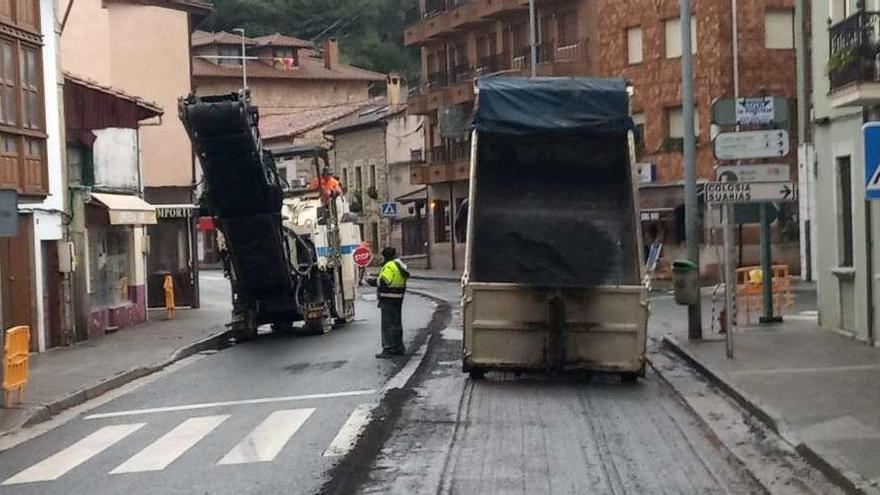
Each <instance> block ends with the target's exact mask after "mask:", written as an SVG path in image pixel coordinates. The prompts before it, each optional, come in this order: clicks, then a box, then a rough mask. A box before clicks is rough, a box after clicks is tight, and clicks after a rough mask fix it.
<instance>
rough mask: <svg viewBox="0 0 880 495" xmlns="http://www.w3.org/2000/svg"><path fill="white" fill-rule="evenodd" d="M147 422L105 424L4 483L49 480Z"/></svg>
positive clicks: (98, 452) (12, 483)
mask: <svg viewBox="0 0 880 495" xmlns="http://www.w3.org/2000/svg"><path fill="white" fill-rule="evenodd" d="M145 424H146V423H134V424H127V425H114V426H105V427H103V428H101V429H100V430H98V431H96V432H94V433H92V434H91V435H89V436H87V437H85V438H83V439H82V440H80V441H79V442H76V443H75V444H73V445H71V446H70V447H67V448H66V449H64V450H62V451H60V452H58V453H56V454H54V455H52V456H50V457H48V458H46V459H45V460H44V461H42V462H40V463H37V464H34V465H33V466H31V467H29V468H27V469H25V470H24V471H22V472H20V473H18V474H16V475H15V476H13V477H11V478H9V479H8V480H6V481H4V482H3V484H4V485H14V484H18V483H33V482H35V481H49V480H54V479H58V477H59V476H61V475H63V474H64V473H66V472H68V471H70V470H71V469H73V468H75V467H77V466H79V465H80V464H82V463H84V462H86V461H87V460H89V459H91V458H92V457H94V456H96V455H98V454H100V453H101V452H103V451H104V449H106V448H108V447H110V446H111V445H113V444H114V443H116V442H118V441H120V440H122V439H123V438H125V437H127V436H128V435H131V434H132V433H134V432H135V431H137V430H139V429H140V428H141V427H143V426H144V425H145Z"/></svg>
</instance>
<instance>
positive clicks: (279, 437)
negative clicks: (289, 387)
mask: <svg viewBox="0 0 880 495" xmlns="http://www.w3.org/2000/svg"><path fill="white" fill-rule="evenodd" d="M313 412H315V410H314V409H288V410H284V411H275V412H273V413H272V414H270V415H269V416H268V417H267V418H266V419H264V420H263V422H262V423H260V424H259V426H257V427H256V428H254V429H253V431H251V432H250V434H248V436H247V437H245V438H244V440H242V441H241V442H240V443H239V444H238V445H236V446H235V447H234V448H233V449H232V450H230V451H229V453H227V454H226V455H225V456H224V457H223V459H220V462H218V463H217V464H245V463H249V462H269V461H271V460H273V459H275V456H277V455H278V453H279V452H281V449H283V448H284V445H286V444H287V441H288V440H290V437H292V436H293V434H294V433H296V431H297V430H299V428H300V427H301V426H302V425H303V423H305V422H306V420H307V419H309V416H311V415H312V413H313Z"/></svg>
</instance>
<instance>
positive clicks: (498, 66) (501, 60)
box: [474, 52, 510, 76]
mask: <svg viewBox="0 0 880 495" xmlns="http://www.w3.org/2000/svg"><path fill="white" fill-rule="evenodd" d="M507 69H510V52H502V53H497V54H495V55H491V56H488V57H480V59H479V61H477V66H476V67H475V68H474V72H475V73H476V75H477V76H482V75H484V74H491V73H493V72H498V71H502V70H507Z"/></svg>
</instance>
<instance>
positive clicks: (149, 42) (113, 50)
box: [61, 0, 210, 307]
mask: <svg viewBox="0 0 880 495" xmlns="http://www.w3.org/2000/svg"><path fill="white" fill-rule="evenodd" d="M61 8H62V9H64V10H66V9H67V2H62V5H61ZM209 12H210V6H209V5H208V4H204V3H201V2H198V1H182V0H181V1H170V2H158V1H157V2H149V1H148V2H129V1H126V0H119V1H110V2H107V1H103V2H102V1H98V0H85V1H76V2H73V3H72V4H71V7H70V10H69V14H68V15H67V21H66V23H65V26H64V29H63V31H62V64H63V67H64V70H65V71H67V72H69V73H70V74H73V75H74V76H77V77H80V78H82V79H87V80H91V81H95V82H97V83H98V84H100V85H103V86H108V87H112V88H117V89H119V90H120V91H123V92H125V93H126V94H129V95H137V96H138V97H140V98H143V99H144V100H147V101H151V102H155V103H157V104H158V105H159V106H160V107H161V108H162V109H163V110H164V111H165V116H164V117H162V118H161V119H157V120H156V121H155V122H150V123H149V124H148V125H143V126H142V127H141V130H140V132H139V134H138V136H139V137H138V146H139V149H140V153H141V167H142V170H143V184H144V191H143V193H144V200H146V201H147V202H148V203H149V204H151V205H154V206H156V215H157V220H158V222H157V223H156V224H155V225H151V226H149V227H148V237H149V245H148V247H147V248H146V250H147V251H148V255H147V272H146V279H147V303H148V305H149V306H161V305H164V292H163V289H162V284H163V281H164V279H165V276H166V275H171V276H172V278H173V280H174V287H175V298H176V302H177V304H178V305H179V306H191V307H198V305H199V298H198V262H197V259H196V258H197V257H196V243H195V239H196V225H197V211H198V210H197V208H196V206H195V198H194V193H193V191H194V189H195V185H196V183H197V181H198V172H197V167H196V162H195V159H194V157H193V153H192V147H191V144H190V141H189V137H188V136H187V134H186V131H185V130H184V128H183V125H182V124H181V123H180V121H179V119H177V118H176V116H175V115H176V111H175V109H176V108H177V99H178V98H179V97H180V96H183V95H186V94H188V93H189V92H190V91H191V90H192V78H191V65H190V64H191V58H190V50H189V47H190V45H191V44H190V36H191V33H192V32H193V30H194V29H193V27H194V26H195V24H197V23H198V22H199V21H200V20H201V19H202V18H204V17H205V16H206V15H207V14H208V13H209ZM132 33H137V35H133V34H132Z"/></svg>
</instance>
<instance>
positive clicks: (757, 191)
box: [703, 182, 797, 203]
mask: <svg viewBox="0 0 880 495" xmlns="http://www.w3.org/2000/svg"><path fill="white" fill-rule="evenodd" d="M703 191H704V192H705V194H706V202H707V203H760V202H780V201H796V200H797V188H795V186H794V184H792V183H791V182H708V183H706V185H705V186H703Z"/></svg>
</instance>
